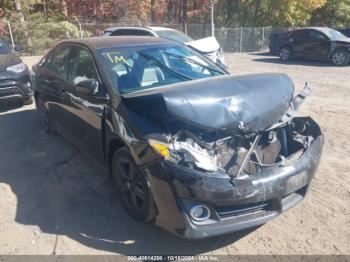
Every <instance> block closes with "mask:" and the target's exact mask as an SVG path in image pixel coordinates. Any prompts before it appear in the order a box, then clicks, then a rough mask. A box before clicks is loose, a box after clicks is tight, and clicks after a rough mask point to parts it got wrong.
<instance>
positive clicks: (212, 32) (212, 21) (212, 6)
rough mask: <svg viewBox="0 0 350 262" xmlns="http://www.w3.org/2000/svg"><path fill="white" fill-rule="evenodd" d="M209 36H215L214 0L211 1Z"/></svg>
mask: <svg viewBox="0 0 350 262" xmlns="http://www.w3.org/2000/svg"><path fill="white" fill-rule="evenodd" d="M211 36H213V37H215V24H214V2H212V3H211Z"/></svg>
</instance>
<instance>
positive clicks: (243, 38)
mask: <svg viewBox="0 0 350 262" xmlns="http://www.w3.org/2000/svg"><path fill="white" fill-rule="evenodd" d="M10 25H11V27H12V33H13V38H14V43H15V45H16V46H20V47H23V48H24V49H25V50H26V54H30V55H41V54H44V53H45V52H46V51H47V50H48V49H50V48H51V47H52V46H54V45H55V44H56V43H57V42H59V41H61V40H64V39H69V38H80V37H81V36H83V37H90V36H102V35H103V32H104V30H105V29H106V28H109V27H113V26H140V25H139V24H132V23H128V24H125V23H124V24H114V23H99V24H96V23H87V22H85V23H83V22H80V21H78V20H75V21H62V22H47V23H28V26H27V28H26V29H24V28H23V26H22V25H20V24H16V23H12V24H10ZM153 26H163V27H168V28H173V29H177V30H181V28H182V27H183V26H182V25H180V24H161V25H159V24H154V25H153ZM0 28H1V30H0V36H1V37H2V38H5V39H7V40H8V42H9V43H11V41H10V39H11V38H10V34H9V28H8V25H7V24H4V23H3V24H1V22H0ZM183 31H184V32H185V33H187V34H188V35H189V36H190V37H191V38H193V39H195V40H196V39H200V38H204V37H208V36H211V34H212V33H211V26H210V25H209V24H206V25H202V24H186V25H185V26H184V30H183ZM272 31H273V28H271V27H261V28H225V27H223V28H216V29H215V37H216V39H217V40H218V42H219V43H220V45H221V47H222V49H223V51H224V52H227V53H233V52H255V51H260V50H265V49H267V48H268V46H269V35H270V33H271V32H272Z"/></svg>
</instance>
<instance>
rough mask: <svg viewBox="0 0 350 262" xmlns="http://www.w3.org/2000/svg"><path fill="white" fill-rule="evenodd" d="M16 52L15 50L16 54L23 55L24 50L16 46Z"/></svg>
mask: <svg viewBox="0 0 350 262" xmlns="http://www.w3.org/2000/svg"><path fill="white" fill-rule="evenodd" d="M14 50H15V52H16V53H22V52H24V48H22V47H19V46H15V48H14Z"/></svg>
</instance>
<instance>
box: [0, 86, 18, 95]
mask: <svg viewBox="0 0 350 262" xmlns="http://www.w3.org/2000/svg"><path fill="white" fill-rule="evenodd" d="M21 94H22V92H21V91H20V89H18V88H17V87H11V88H1V87H0V97H5V96H13V95H21Z"/></svg>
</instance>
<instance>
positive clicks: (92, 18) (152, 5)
mask: <svg viewBox="0 0 350 262" xmlns="http://www.w3.org/2000/svg"><path fill="white" fill-rule="evenodd" d="M212 4H214V13H215V16H214V21H215V26H216V28H220V27H226V28H232V27H263V26H264V27H265V26H271V27H275V28H286V27H298V26H309V25H311V26H329V27H334V28H344V27H349V28H350V0H0V19H1V20H0V21H4V20H3V18H5V17H6V19H7V20H8V21H10V22H11V24H12V25H13V27H14V33H15V37H16V40H17V41H19V42H25V44H26V46H27V47H28V49H31V48H32V47H33V46H34V45H35V46H36V48H39V49H45V48H47V47H49V46H51V45H52V44H53V43H54V42H55V41H56V40H57V39H59V38H64V37H79V35H80V32H79V30H78V28H77V23H76V22H77V21H78V20H79V21H81V22H83V23H95V24H106V23H110V24H125V25H146V24H179V25H182V27H183V28H184V27H185V25H186V24H188V23H195V24H200V25H209V24H210V21H211V5H212ZM7 32H8V30H7V28H6V24H5V23H1V22H0V34H2V35H4V34H6V33H7ZM83 34H84V35H85V36H89V35H91V34H92V33H91V32H88V31H86V32H83Z"/></svg>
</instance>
